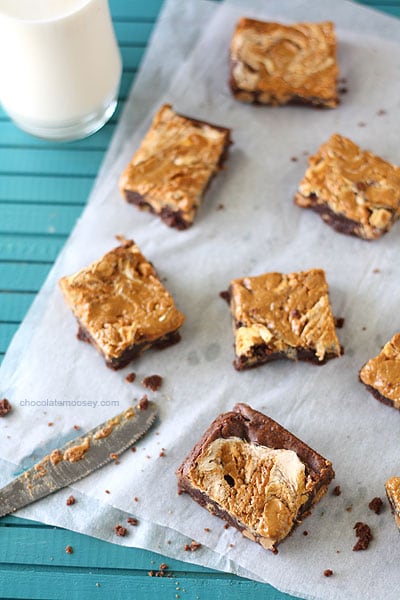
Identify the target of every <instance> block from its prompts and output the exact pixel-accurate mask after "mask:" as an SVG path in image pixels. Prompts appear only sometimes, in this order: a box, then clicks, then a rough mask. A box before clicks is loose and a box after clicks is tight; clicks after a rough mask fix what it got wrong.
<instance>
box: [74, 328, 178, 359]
mask: <svg viewBox="0 0 400 600" xmlns="http://www.w3.org/2000/svg"><path fill="white" fill-rule="evenodd" d="M76 337H77V338H78V339H79V340H81V341H82V342H86V343H88V344H92V345H93V346H95V347H96V348H97V349H98V351H99V352H100V353H101V354H103V353H102V352H101V349H100V348H99V347H98V345H97V344H96V343H95V342H94V340H93V339H92V338H91V336H90V335H89V333H88V332H87V331H86V330H85V329H84V328H83V327H82V325H81V324H80V323H79V321H78V333H77V334H76ZM180 341H181V334H180V333H179V331H172V332H171V333H169V334H167V335H165V336H163V337H161V338H159V339H158V340H155V341H154V342H143V343H141V344H133V345H132V346H129V348H126V350H124V352H123V353H122V354H121V355H120V356H119V357H118V358H113V359H111V360H107V359H106V358H105V357H104V360H105V363H106V365H107V367H109V368H110V369H113V370H114V371H117V370H118V369H123V368H124V367H126V365H128V364H129V363H130V362H131V361H132V360H133V359H134V358H136V357H137V356H139V355H140V354H142V352H144V351H145V350H148V349H149V348H154V349H156V350H164V348H168V347H169V346H173V345H174V344H177V343H178V342H180ZM103 356H104V354H103Z"/></svg>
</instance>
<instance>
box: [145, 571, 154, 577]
mask: <svg viewBox="0 0 400 600" xmlns="http://www.w3.org/2000/svg"><path fill="white" fill-rule="evenodd" d="M147 575H148V576H149V577H154V576H155V573H154V571H149V572H148V573H147Z"/></svg>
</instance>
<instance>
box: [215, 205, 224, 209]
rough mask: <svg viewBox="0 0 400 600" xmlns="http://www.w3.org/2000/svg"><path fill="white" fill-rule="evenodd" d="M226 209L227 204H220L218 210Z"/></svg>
mask: <svg viewBox="0 0 400 600" xmlns="http://www.w3.org/2000/svg"><path fill="white" fill-rule="evenodd" d="M224 209H225V204H218V206H217V210H224Z"/></svg>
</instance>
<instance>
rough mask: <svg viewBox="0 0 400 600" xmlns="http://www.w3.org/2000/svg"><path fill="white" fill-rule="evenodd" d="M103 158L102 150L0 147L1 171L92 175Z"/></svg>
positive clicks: (10, 172)
mask: <svg viewBox="0 0 400 600" xmlns="http://www.w3.org/2000/svg"><path fill="white" fill-rule="evenodd" d="M102 158H103V152H102V151H96V150H94V151H92V152H83V151H78V150H77V151H75V152H65V150H64V149H63V148H62V147H61V146H60V147H59V149H58V150H49V149H48V148H47V147H45V146H44V147H38V148H37V149H36V150H35V152H32V151H31V150H30V149H25V148H23V147H22V148H17V149H13V148H0V165H1V171H2V172H3V173H9V174H12V173H28V174H31V173H36V174H38V173H39V174H41V175H55V174H59V175H64V176H65V175H70V176H73V177H76V176H82V175H83V176H84V177H87V176H88V175H91V176H94V175H96V173H97V170H98V168H99V166H100V163H101V160H102Z"/></svg>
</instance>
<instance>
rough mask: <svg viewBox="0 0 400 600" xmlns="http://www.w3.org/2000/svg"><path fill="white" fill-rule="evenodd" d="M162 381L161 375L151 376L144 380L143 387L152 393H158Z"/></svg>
mask: <svg viewBox="0 0 400 600" xmlns="http://www.w3.org/2000/svg"><path fill="white" fill-rule="evenodd" d="M162 381H163V380H162V377H161V376H160V375H149V376H148V377H145V378H144V379H143V381H142V385H143V386H144V387H145V388H147V389H149V390H151V391H152V392H157V391H158V390H159V389H160V387H161V384H162Z"/></svg>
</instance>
